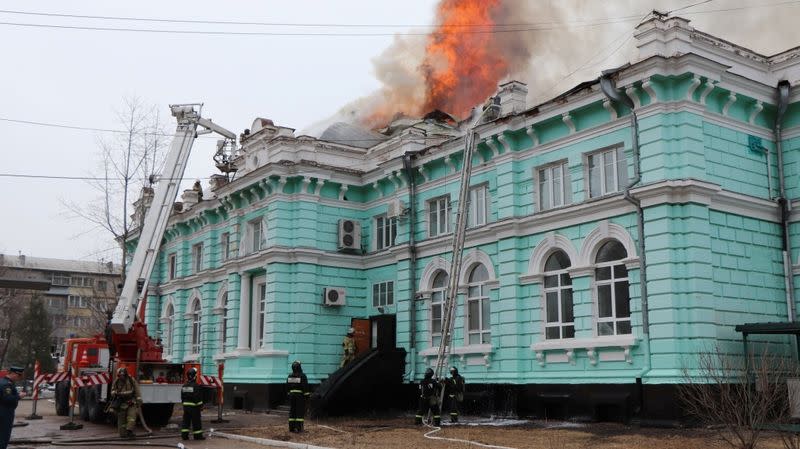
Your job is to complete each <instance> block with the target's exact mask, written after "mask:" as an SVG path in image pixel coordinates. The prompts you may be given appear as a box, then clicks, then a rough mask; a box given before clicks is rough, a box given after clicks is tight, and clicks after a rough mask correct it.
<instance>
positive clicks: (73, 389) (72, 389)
mask: <svg viewBox="0 0 800 449" xmlns="http://www.w3.org/2000/svg"><path fill="white" fill-rule="evenodd" d="M76 377H78V367H77V366H75V365H73V366H72V378H73V379H74V378H76ZM77 399H78V386H77V385H75V382H71V383H70V385H69V406H70V407H72V408H73V409H74V408H75V401H76V400H77ZM69 416H70V421H72V414H70V415H69Z"/></svg>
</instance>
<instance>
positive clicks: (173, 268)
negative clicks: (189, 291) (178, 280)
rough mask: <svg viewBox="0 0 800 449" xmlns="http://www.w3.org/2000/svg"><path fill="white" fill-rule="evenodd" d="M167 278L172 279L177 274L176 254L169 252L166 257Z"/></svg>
mask: <svg viewBox="0 0 800 449" xmlns="http://www.w3.org/2000/svg"><path fill="white" fill-rule="evenodd" d="M167 265H168V266H167V279H168V280H170V281H171V280H173V279H175V276H176V275H177V274H178V256H177V254H174V253H173V254H170V255H169V258H168V259H167Z"/></svg>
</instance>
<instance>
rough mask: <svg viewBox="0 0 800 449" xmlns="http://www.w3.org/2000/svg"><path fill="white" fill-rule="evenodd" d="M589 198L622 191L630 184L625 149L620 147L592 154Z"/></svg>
mask: <svg viewBox="0 0 800 449" xmlns="http://www.w3.org/2000/svg"><path fill="white" fill-rule="evenodd" d="M588 165H589V198H597V197H601V196H603V195H608V194H609V193H614V192H618V191H620V190H621V189H622V188H623V187H624V186H625V184H627V183H628V164H627V161H626V160H625V149H624V148H622V147H621V146H620V147H617V148H612V149H610V150H605V151H601V152H598V153H594V154H590V155H589V158H588Z"/></svg>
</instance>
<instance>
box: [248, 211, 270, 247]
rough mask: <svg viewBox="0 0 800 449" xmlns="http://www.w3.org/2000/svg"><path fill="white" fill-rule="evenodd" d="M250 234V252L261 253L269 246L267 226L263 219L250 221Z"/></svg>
mask: <svg viewBox="0 0 800 449" xmlns="http://www.w3.org/2000/svg"><path fill="white" fill-rule="evenodd" d="M247 228H248V232H249V234H250V241H249V242H247V247H248V248H249V249H250V252H256V251H260V250H261V249H263V248H265V247H266V246H267V226H266V223H265V222H264V219H263V218H259V219H256V220H250V221H249V222H248V223H247Z"/></svg>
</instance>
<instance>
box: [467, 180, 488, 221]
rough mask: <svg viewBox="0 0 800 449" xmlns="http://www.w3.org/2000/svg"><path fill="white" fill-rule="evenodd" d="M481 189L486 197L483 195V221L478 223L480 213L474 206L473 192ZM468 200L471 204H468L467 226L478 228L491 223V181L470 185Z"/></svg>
mask: <svg viewBox="0 0 800 449" xmlns="http://www.w3.org/2000/svg"><path fill="white" fill-rule="evenodd" d="M479 190H483V192H484V197H483V217H481V218H482V219H483V222H481V223H478V222H477V218H478V213H477V212H476V211H475V208H474V207H473V201H472V200H473V192H477V191H479ZM467 201H469V204H468V205H467V227H468V228H477V227H479V226H485V225H486V224H488V223H489V217H490V216H491V213H490V209H491V204H492V200H491V198H490V197H489V183H488V182H484V183H481V184H476V185H474V186H470V188H469V192H468V194H467Z"/></svg>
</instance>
